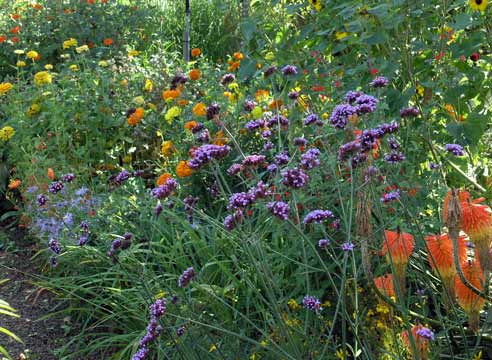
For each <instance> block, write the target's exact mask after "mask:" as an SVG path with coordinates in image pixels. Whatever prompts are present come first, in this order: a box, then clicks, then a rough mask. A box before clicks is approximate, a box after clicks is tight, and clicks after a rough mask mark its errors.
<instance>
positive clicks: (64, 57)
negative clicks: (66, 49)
mask: <svg viewBox="0 0 492 360" xmlns="http://www.w3.org/2000/svg"><path fill="white" fill-rule="evenodd" d="M60 57H61V58H62V59H70V54H61V55H60Z"/></svg>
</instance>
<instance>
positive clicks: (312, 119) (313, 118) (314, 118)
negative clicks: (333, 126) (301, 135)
mask: <svg viewBox="0 0 492 360" xmlns="http://www.w3.org/2000/svg"><path fill="white" fill-rule="evenodd" d="M311 124H316V125H323V122H322V121H321V120H320V118H319V117H318V115H316V114H309V115H308V116H306V118H305V119H304V125H306V126H308V125H311Z"/></svg>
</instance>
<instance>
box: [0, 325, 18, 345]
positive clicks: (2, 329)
mask: <svg viewBox="0 0 492 360" xmlns="http://www.w3.org/2000/svg"><path fill="white" fill-rule="evenodd" d="M0 332H2V333H4V334H5V335H7V336H10V337H11V338H12V339H14V340H16V341H18V342H20V343H24V342H23V341H22V340H21V339H20V338H19V337H18V336H17V335H15V334H14V333H13V332H12V331H10V330H7V329H5V328H3V327H1V326H0Z"/></svg>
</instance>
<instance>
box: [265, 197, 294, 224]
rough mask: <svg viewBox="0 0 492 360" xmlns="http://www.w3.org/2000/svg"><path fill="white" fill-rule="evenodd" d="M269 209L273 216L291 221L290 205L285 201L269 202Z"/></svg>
mask: <svg viewBox="0 0 492 360" xmlns="http://www.w3.org/2000/svg"><path fill="white" fill-rule="evenodd" d="M267 208H268V209H269V210H270V211H271V212H272V214H273V215H275V216H276V217H278V218H279V219H282V220H287V219H289V213H290V207H289V204H287V203H285V202H283V201H275V202H269V203H268V204H267Z"/></svg>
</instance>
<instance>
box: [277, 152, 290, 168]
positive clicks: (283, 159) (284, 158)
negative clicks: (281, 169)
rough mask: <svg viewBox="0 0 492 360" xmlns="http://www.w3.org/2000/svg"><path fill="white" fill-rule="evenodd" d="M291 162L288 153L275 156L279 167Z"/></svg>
mask: <svg viewBox="0 0 492 360" xmlns="http://www.w3.org/2000/svg"><path fill="white" fill-rule="evenodd" d="M289 161H290V158H289V154H288V153H287V152H281V153H280V154H277V155H275V164H277V165H285V164H288V163H289Z"/></svg>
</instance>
